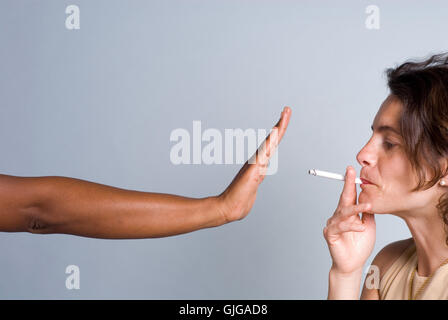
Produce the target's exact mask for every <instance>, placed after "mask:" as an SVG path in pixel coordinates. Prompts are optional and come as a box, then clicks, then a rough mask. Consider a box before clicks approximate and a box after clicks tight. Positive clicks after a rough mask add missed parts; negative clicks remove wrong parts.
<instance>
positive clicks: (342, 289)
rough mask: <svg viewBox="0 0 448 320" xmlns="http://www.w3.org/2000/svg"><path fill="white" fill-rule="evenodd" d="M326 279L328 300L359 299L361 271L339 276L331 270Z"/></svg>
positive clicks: (339, 274)
mask: <svg viewBox="0 0 448 320" xmlns="http://www.w3.org/2000/svg"><path fill="white" fill-rule="evenodd" d="M328 278H329V279H328V280H329V281H328V300H358V299H359V291H360V286H361V278H362V270H358V271H356V272H353V273H350V274H341V273H338V272H336V271H334V270H333V269H331V270H330V273H329V277H328Z"/></svg>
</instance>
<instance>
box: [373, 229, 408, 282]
mask: <svg viewBox="0 0 448 320" xmlns="http://www.w3.org/2000/svg"><path fill="white" fill-rule="evenodd" d="M412 244H414V239H413V238H412V237H411V238H409V239H403V240H399V241H395V242H392V243H389V244H388V245H387V246H385V247H384V248H383V249H381V250H380V251H379V252H378V254H377V255H376V256H375V258H374V259H373V261H372V264H373V265H375V266H377V267H378V268H379V269H380V274H381V276H382V275H384V274H385V273H386V272H387V270H389V268H390V267H391V266H392V264H393V263H394V262H395V261H396V260H397V259H398V258H399V257H400V256H401V255H402V254H403V253H404V252H405V251H406V249H408V248H409V247H410V246H411V245H412Z"/></svg>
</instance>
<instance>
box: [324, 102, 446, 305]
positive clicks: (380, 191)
mask: <svg viewBox="0 0 448 320" xmlns="http://www.w3.org/2000/svg"><path fill="white" fill-rule="evenodd" d="M402 110H403V105H402V103H401V102H400V101H399V100H398V99H397V98H396V97H395V96H393V95H389V96H388V97H387V98H386V100H385V101H384V102H383V104H382V105H381V107H380V109H379V111H378V113H377V115H376V116H375V119H374V122H373V125H372V126H373V133H372V137H371V138H370V139H369V141H368V142H367V143H366V145H365V146H364V147H363V148H362V149H361V151H359V153H358V155H357V157H356V159H357V160H358V162H359V163H360V164H361V166H362V169H361V172H360V177H361V178H365V179H367V180H369V181H370V182H372V183H373V184H371V185H363V186H361V189H362V191H361V193H360V194H359V197H358V203H357V202H356V197H357V194H356V186H355V183H354V179H355V177H356V172H355V170H354V168H353V167H351V166H349V167H348V171H347V174H346V180H345V183H344V188H343V191H342V193H341V197H340V201H339V203H338V206H337V209H336V210H335V212H334V214H333V216H332V217H331V218H330V219H329V220H328V223H327V226H326V227H325V228H324V237H325V239H326V241H327V244H328V247H329V250H330V255H331V257H332V259H333V264H332V267H331V269H330V274H329V291H328V298H329V299H358V294H359V288H360V282H361V277H362V270H363V266H364V264H365V262H366V260H367V258H368V257H369V256H370V254H371V253H372V250H373V248H374V244H375V234H376V225H375V220H374V215H373V213H375V214H392V215H395V216H397V217H400V218H402V219H403V220H404V221H405V223H406V224H407V225H408V227H409V230H410V232H411V234H412V238H410V239H406V240H401V241H397V242H394V243H391V244H389V245H388V246H386V247H385V248H383V249H382V250H381V251H380V252H379V253H378V254H377V256H376V257H375V259H374V260H373V263H372V264H373V265H376V266H378V268H379V269H380V275H383V274H384V273H385V272H386V271H387V269H388V267H389V266H390V265H391V264H392V263H393V261H394V260H395V259H397V258H398V256H399V255H400V254H401V253H402V252H403V251H404V250H405V249H406V247H407V246H409V245H410V244H411V242H412V241H415V244H416V248H417V258H418V269H417V272H418V274H419V275H421V276H429V275H430V274H431V273H432V272H434V271H435V270H436V269H437V268H438V266H439V265H440V263H441V262H442V261H443V260H444V259H446V258H447V257H448V247H447V246H446V244H445V238H446V233H445V229H444V223H443V221H442V219H441V217H440V216H439V214H438V212H437V208H436V205H437V203H438V199H439V197H440V196H441V195H442V194H443V193H445V192H447V188H446V186H445V187H443V186H440V185H439V184H436V185H434V186H433V187H431V188H429V189H427V190H424V191H422V190H420V191H416V192H411V190H412V189H413V188H414V187H415V186H416V185H417V176H416V174H415V172H414V171H413V169H412V167H411V163H410V161H409V159H408V158H407V156H406V154H405V152H404V149H403V140H402V138H401V136H400V135H399V134H395V133H393V132H392V131H390V130H381V129H380V127H381V126H391V127H393V128H395V129H396V130H397V131H399V119H400V116H401V112H402ZM443 179H445V181H446V182H448V180H447V177H444V178H443ZM360 212H361V213H362V218H360V217H359V213H360ZM361 298H362V299H379V292H378V289H367V288H366V287H365V286H364V288H363V291H362V295H361Z"/></svg>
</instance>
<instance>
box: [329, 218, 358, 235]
mask: <svg viewBox="0 0 448 320" xmlns="http://www.w3.org/2000/svg"><path fill="white" fill-rule="evenodd" d="M326 228H327V231H326V232H327V235H337V234H341V233H344V232H351V231H354V232H361V231H364V230H365V229H366V226H365V225H363V224H362V223H361V222H348V221H339V222H337V223H332V224H330V225H329V226H327V227H326Z"/></svg>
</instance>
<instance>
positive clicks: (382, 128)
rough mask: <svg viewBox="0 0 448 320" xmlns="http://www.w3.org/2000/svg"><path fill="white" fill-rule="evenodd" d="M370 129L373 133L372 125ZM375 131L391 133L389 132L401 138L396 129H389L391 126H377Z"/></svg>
mask: <svg viewBox="0 0 448 320" xmlns="http://www.w3.org/2000/svg"><path fill="white" fill-rule="evenodd" d="M370 128H371V129H372V131H374V129H373V125H372V126H371V127H370ZM376 130H377V131H378V132H385V131H391V132H393V133H395V134H397V135H399V136H401V133H400V132H399V131H398V130H397V129H395V128H394V127H391V126H387V125H383V126H379V127H378V128H377V129H376Z"/></svg>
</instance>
